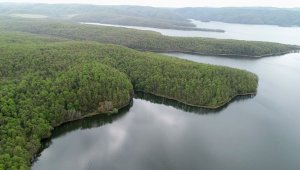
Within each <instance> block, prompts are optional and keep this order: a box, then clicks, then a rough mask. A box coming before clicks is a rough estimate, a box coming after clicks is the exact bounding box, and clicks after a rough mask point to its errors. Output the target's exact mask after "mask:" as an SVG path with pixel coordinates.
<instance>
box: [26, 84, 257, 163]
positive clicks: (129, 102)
mask: <svg viewBox="0 0 300 170" xmlns="http://www.w3.org/2000/svg"><path fill="white" fill-rule="evenodd" d="M135 91H136V92H141V93H146V94H151V95H154V96H158V97H163V98H166V99H169V100H174V101H176V102H179V103H182V104H185V105H187V106H191V107H198V108H204V109H212V110H214V109H219V108H222V107H224V106H225V105H227V104H229V103H230V102H231V101H232V100H233V99H235V98H236V97H238V96H248V95H256V94H257V92H251V93H243V94H236V95H234V96H232V97H230V98H229V99H227V100H226V101H225V102H223V103H222V104H220V105H217V106H204V105H202V106H201V105H194V104H190V103H188V102H183V101H181V100H178V99H175V98H172V97H168V96H165V95H158V94H155V93H150V92H144V91H142V90H135ZM133 98H134V97H133V96H132V97H131V98H130V100H129V101H128V103H127V104H125V105H123V106H121V107H120V108H118V112H117V113H112V112H104V113H98V112H92V113H89V114H87V115H84V116H81V117H79V118H75V119H72V120H68V121H64V122H61V123H59V124H56V125H54V126H52V128H53V129H52V130H51V132H50V133H51V135H52V131H53V130H54V129H55V128H57V127H59V126H61V125H63V124H66V123H71V122H73V121H77V120H82V119H84V118H88V117H93V116H96V115H107V116H109V115H112V114H119V111H120V109H123V108H125V107H128V106H129V105H130V104H131V103H132V102H133ZM51 135H50V136H48V137H45V138H41V139H40V141H42V140H44V139H49V138H51ZM40 149H41V148H39V150H38V151H37V152H36V153H35V154H34V155H33V156H32V159H31V160H30V164H31V166H32V165H33V163H34V162H35V161H36V159H37V158H38V156H39V154H40V153H41V152H42V150H40Z"/></svg>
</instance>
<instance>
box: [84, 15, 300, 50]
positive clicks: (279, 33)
mask: <svg viewBox="0 0 300 170" xmlns="http://www.w3.org/2000/svg"><path fill="white" fill-rule="evenodd" d="M192 23H194V24H195V25H196V26H197V27H199V28H209V29H221V30H225V33H220V32H204V31H182V30H170V29H158V28H148V27H135V26H122V25H111V24H101V23H83V24H90V25H102V26H114V27H125V28H133V29H139V30H149V31H156V32H160V33H161V34H163V35H168V36H181V37H207V38H218V39H237V40H249V41H269V42H278V43H283V44H293V45H300V27H279V26H271V25H244V24H228V23H222V22H201V21H196V20H192Z"/></svg>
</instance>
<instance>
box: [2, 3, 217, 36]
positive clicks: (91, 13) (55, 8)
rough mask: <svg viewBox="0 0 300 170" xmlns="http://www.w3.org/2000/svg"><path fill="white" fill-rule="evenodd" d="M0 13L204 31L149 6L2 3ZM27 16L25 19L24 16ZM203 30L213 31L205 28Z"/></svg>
mask: <svg viewBox="0 0 300 170" xmlns="http://www.w3.org/2000/svg"><path fill="white" fill-rule="evenodd" d="M0 11H1V13H2V14H5V15H8V16H15V17H17V16H19V17H22V14H33V15H43V16H45V17H48V18H55V19H64V20H69V21H76V22H101V23H104V24H117V25H129V26H143V27H154V28H163V29H178V30H201V29H199V28H196V27H195V25H194V24H192V23H191V22H190V21H189V20H188V19H186V18H185V17H182V16H180V15H178V14H177V13H175V12H174V11H172V10H171V9H166V8H154V7H146V6H99V5H79V4H67V5H65V4H15V3H1V5H0ZM24 17H26V16H25V15H24ZM203 30H204V31H206V30H207V31H214V30H210V29H203Z"/></svg>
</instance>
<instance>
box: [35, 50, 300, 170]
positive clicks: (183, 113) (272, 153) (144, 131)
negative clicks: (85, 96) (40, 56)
mask: <svg viewBox="0 0 300 170" xmlns="http://www.w3.org/2000/svg"><path fill="white" fill-rule="evenodd" d="M169 55H172V56H176V57H179V58H183V59H189V60H193V61H196V62H203V63H211V64H217V65H225V66H230V67H235V68H241V69H246V70H249V71H251V72H254V73H256V74H257V75H258V76H259V79H260V80H259V88H258V94H257V95H256V96H252V97H251V96H248V97H242V98H237V99H236V100H234V101H233V102H231V103H230V104H229V105H227V106H225V107H224V108H221V109H219V110H213V111H212V110H207V109H199V108H193V107H188V106H186V105H182V104H180V103H177V102H174V101H170V100H166V99H163V98H159V97H154V96H150V95H146V94H139V95H137V96H136V98H135V99H134V101H133V104H132V106H130V107H128V108H125V109H124V110H123V111H122V113H121V114H119V115H115V116H112V117H105V116H95V117H92V118H88V119H84V120H80V121H76V122H72V123H69V124H66V125H63V126H61V127H59V128H57V129H56V130H55V131H54V132H53V137H52V138H51V139H50V140H48V141H45V142H44V143H45V149H44V150H43V151H42V152H41V155H40V156H39V157H38V158H37V161H36V162H35V163H34V164H33V166H32V169H33V170H119V169H121V170H148V169H149V170H166V169H172V170H185V169H187V170H199V169H203V170H299V169H300V54H288V55H284V56H279V57H268V58H262V59H234V58H221V57H206V56H193V55H186V54H169Z"/></svg>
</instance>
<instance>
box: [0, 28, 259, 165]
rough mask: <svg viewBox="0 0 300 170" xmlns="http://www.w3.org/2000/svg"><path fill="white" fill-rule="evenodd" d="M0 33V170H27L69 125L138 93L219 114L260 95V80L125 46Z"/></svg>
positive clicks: (114, 108) (111, 108) (113, 109)
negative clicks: (242, 98)
mask: <svg viewBox="0 0 300 170" xmlns="http://www.w3.org/2000/svg"><path fill="white" fill-rule="evenodd" d="M55 41H56V38H52V37H37V36H34V35H30V34H23V33H16V34H15V35H14V33H7V32H3V31H2V32H1V40H0V42H1V44H0V61H1V62H0V136H1V138H0V169H9V170H14V169H29V166H30V159H31V158H32V156H33V155H34V154H35V153H36V152H37V151H38V149H39V146H40V139H41V138H44V137H48V136H49V135H50V132H51V129H52V128H53V127H55V126H57V125H59V124H61V123H63V122H66V121H71V120H74V119H78V118H82V117H85V116H89V115H93V114H96V113H107V112H110V113H112V112H116V111H117V110H118V109H119V108H121V107H123V106H125V105H127V104H128V103H129V101H130V99H131V96H132V93H133V90H139V91H143V92H148V93H153V94H156V95H159V96H166V97H169V98H173V99H175V100H177V101H181V102H183V103H187V104H190V105H198V106H207V107H218V106H220V105H222V104H224V103H225V102H227V101H228V100H230V99H231V98H232V97H234V96H236V95H238V94H245V93H255V92H256V88H257V83H258V78H257V76H256V75H254V74H252V73H249V72H246V71H242V70H238V69H231V68H228V67H220V66H212V65H207V64H198V63H194V62H189V61H185V60H180V59H175V58H171V57H167V56H160V55H157V54H154V53H144V52H138V51H135V50H131V49H128V48H125V47H122V46H116V45H105V44H98V43H94V42H72V41H65V40H63V39H58V40H57V42H55Z"/></svg>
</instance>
